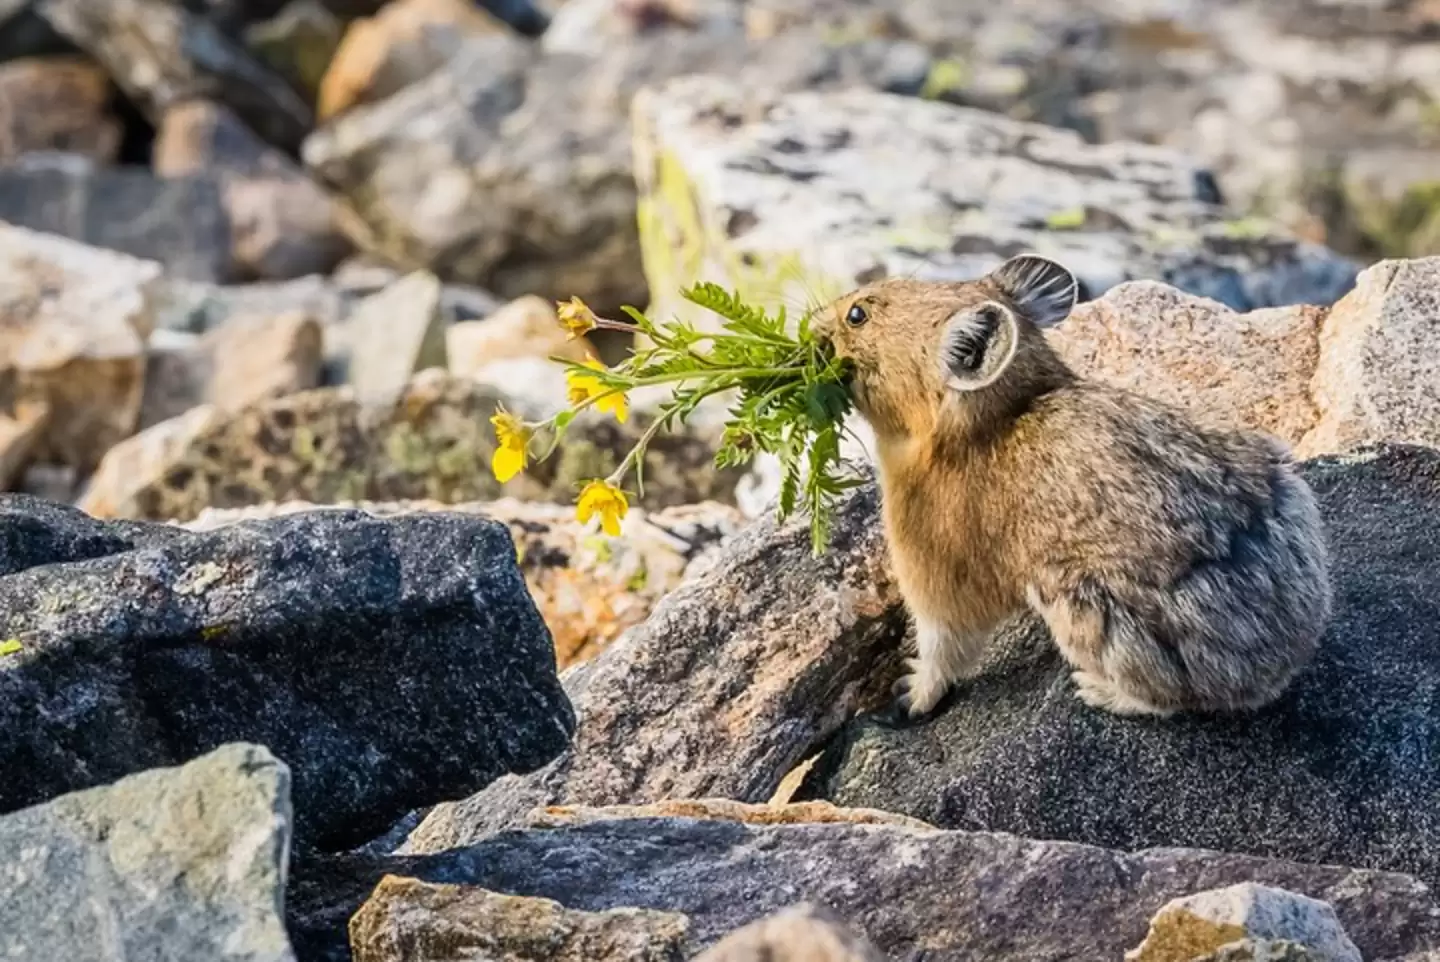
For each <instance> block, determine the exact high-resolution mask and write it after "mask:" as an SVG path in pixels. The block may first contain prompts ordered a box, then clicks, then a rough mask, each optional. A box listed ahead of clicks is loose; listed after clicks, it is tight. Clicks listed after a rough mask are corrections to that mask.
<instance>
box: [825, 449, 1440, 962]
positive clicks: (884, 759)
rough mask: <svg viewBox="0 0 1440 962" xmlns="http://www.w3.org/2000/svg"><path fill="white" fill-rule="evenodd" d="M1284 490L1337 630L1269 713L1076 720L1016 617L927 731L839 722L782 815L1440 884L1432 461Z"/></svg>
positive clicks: (1040, 645) (1435, 463) (1334, 476)
mask: <svg viewBox="0 0 1440 962" xmlns="http://www.w3.org/2000/svg"><path fill="white" fill-rule="evenodd" d="M1302 470H1303V474H1304V476H1305V478H1306V479H1307V480H1308V481H1309V483H1310V484H1311V486H1312V487H1313V488H1314V489H1315V492H1316V495H1317V497H1318V499H1319V501H1320V504H1321V511H1322V515H1323V517H1324V521H1325V525H1326V531H1327V540H1328V542H1329V550H1330V553H1331V557H1332V568H1331V570H1332V571H1333V572H1334V576H1333V577H1334V590H1335V599H1336V602H1335V614H1334V616H1333V618H1332V620H1331V622H1330V625H1329V628H1328V630H1327V632H1326V634H1325V637H1324V639H1323V641H1322V643H1321V646H1320V651H1319V653H1318V655H1317V657H1316V660H1315V661H1314V662H1313V663H1312V665H1311V666H1310V668H1309V669H1308V670H1307V671H1306V672H1304V673H1303V674H1302V675H1300V676H1299V677H1298V678H1297V679H1296V682H1295V684H1294V685H1293V686H1292V688H1291V689H1290V691H1289V692H1288V693H1286V694H1285V695H1284V696H1282V698H1281V699H1280V700H1279V701H1278V702H1276V703H1275V704H1273V705H1272V706H1270V707H1269V708H1267V709H1265V710H1262V711H1261V712H1259V713H1257V714H1254V715H1243V716H1232V717H1214V716H1193V717H1177V718H1175V719H1172V720H1169V721H1164V722H1151V721H1143V720H1141V721H1136V720H1121V719H1118V718H1116V717H1114V716H1111V715H1108V714H1105V713H1102V712H1097V711H1094V710H1092V709H1089V708H1086V707H1085V706H1084V705H1083V704H1082V703H1081V702H1080V701H1079V700H1078V699H1077V698H1075V697H1074V690H1073V683H1072V682H1071V681H1070V679H1069V672H1068V670H1067V669H1066V668H1065V667H1064V665H1063V664H1062V663H1061V660H1060V658H1059V655H1058V654H1057V653H1056V651H1055V648H1054V645H1053V643H1052V642H1051V641H1050V639H1049V637H1048V636H1047V635H1046V633H1045V631H1044V629H1043V627H1042V626H1041V625H1040V624H1039V622H1038V621H1037V620H1035V619H1033V618H1031V617H1030V616H1028V615H1027V616H1021V617H1017V618H1016V619H1015V620H1013V621H1012V622H1010V623H1009V624H1007V625H1005V626H1003V627H1002V628H1001V629H1000V631H998V632H997V635H996V637H995V639H993V641H992V648H991V652H990V655H989V657H988V659H987V662H986V665H985V671H984V673H983V674H982V675H981V676H980V677H979V678H977V679H976V680H974V681H973V682H971V683H969V684H967V685H965V686H962V687H960V688H958V689H956V691H955V692H953V693H952V696H951V698H950V699H949V703H948V705H947V706H946V707H945V708H944V709H943V710H942V711H941V712H940V713H939V714H938V715H937V717H935V718H934V720H932V721H930V722H928V723H926V724H922V725H918V726H914V727H908V728H902V729H894V728H891V727H887V726H886V725H884V724H881V723H880V722H879V721H878V720H877V719H875V718H863V717H862V718H857V719H856V720H855V721H854V722H852V724H851V725H850V727H849V728H848V729H847V731H846V732H845V733H844V734H843V735H842V736H841V737H839V738H837V739H836V740H835V742H834V743H833V744H832V746H831V751H830V752H829V754H828V756H827V757H826V758H825V759H822V761H821V762H820V763H818V764H817V765H816V766H815V768H814V770H813V771H812V772H811V779H810V782H809V784H808V785H807V786H806V787H805V788H802V790H801V791H800V793H799V794H798V795H797V797H798V798H809V797H817V796H818V797H824V798H827V799H829V800H831V801H834V802H835V803H837V804H840V805H858V806H864V807H870V808H882V809H886V810H890V811H895V812H901V813H904V814H908V815H911V816H913V817H916V818H920V819H923V820H925V821H927V822H930V823H932V824H935V825H939V826H942V827H946V828H963V829H984V830H987V831H1000V832H1013V833H1015V834H1017V835H1022V836H1027V837H1037V838H1051V839H1065V840H1070V841H1076V842H1086V843H1090V844H1096V845H1105V846H1111V847H1115V848H1124V849H1138V848H1145V847H1151V846H1187V847H1197V848H1214V849H1222V850H1225V851H1233V852H1245V853H1250V854H1254V855H1264V856H1273V857H1283V858H1290V859H1295V860H1299V861H1306V862H1316V863H1336V864H1344V865H1353V866H1356V867H1363V868H1370V869H1387V870H1395V871H1405V872H1409V873H1411V874H1414V875H1415V876H1417V877H1419V878H1420V879H1421V880H1422V881H1425V882H1427V883H1429V884H1434V883H1435V882H1437V881H1440V820H1437V819H1440V815H1437V812H1436V810H1435V808H1434V806H1432V805H1429V804H1428V803H1425V802H1423V801H1421V800H1422V799H1428V798H1430V797H1431V796H1432V795H1433V794H1434V793H1435V792H1436V791H1437V790H1440V767H1437V759H1436V757H1435V755H1434V753H1433V752H1430V751H1428V749H1427V746H1430V745H1433V744H1435V742H1436V739H1437V738H1440V727H1437V726H1440V717H1437V716H1436V714H1435V713H1434V712H1432V711H1430V710H1429V707H1428V706H1429V704H1430V694H1429V693H1430V691H1431V690H1432V688H1433V687H1434V686H1435V684H1436V683H1437V682H1436V678H1437V673H1440V660H1437V659H1440V649H1437V648H1436V646H1435V644H1434V637H1435V629H1434V626H1435V624H1436V623H1437V621H1440V607H1437V601H1436V599H1437V597H1440V592H1437V586H1436V582H1435V576H1434V573H1435V572H1437V571H1440V538H1437V535H1436V532H1437V530H1440V523H1437V517H1440V452H1437V451H1435V450H1433V449H1429V448H1423V447H1408V446H1398V445H1397V446H1384V447H1378V448H1365V449H1361V450H1360V451H1357V452H1354V453H1351V454H1347V455H1343V456H1334V457H1327V458H1320V459H1316V460H1312V461H1309V462H1306V463H1304V464H1303V465H1302ZM1057 772H1063V773H1064V777H1063V778H1057V777H1056V773H1057ZM1351 934H1352V937H1354V933H1353V932H1352V933H1351ZM1137 941H1138V940H1137ZM1357 942H1358V940H1357ZM1362 951H1363V947H1362Z"/></svg>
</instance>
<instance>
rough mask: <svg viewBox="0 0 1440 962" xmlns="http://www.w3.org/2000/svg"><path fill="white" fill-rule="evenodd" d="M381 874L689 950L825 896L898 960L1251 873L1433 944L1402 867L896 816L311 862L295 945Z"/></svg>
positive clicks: (1118, 915) (1428, 920) (680, 825)
mask: <svg viewBox="0 0 1440 962" xmlns="http://www.w3.org/2000/svg"><path fill="white" fill-rule="evenodd" d="M385 874H392V875H403V876H408V877H411V878H416V879H419V880H421V881H425V882H430V883H435V884H442V885H464V886H479V887H481V888H485V889H489V890H491V891H494V892H501V893H511V894H520V895H527V896H533V897H539V898H545V899H553V900H554V901H556V902H559V903H560V904H561V905H564V906H565V907H566V908H568V909H571V910H574V911H584V912H601V911H605V910H608V909H612V908H622V907H628V908H638V909H648V910H651V911H663V912H675V913H680V914H683V915H685V916H687V917H688V918H689V920H690V925H689V938H688V940H687V943H686V952H687V956H689V957H692V958H693V957H694V955H696V954H698V953H699V952H701V951H703V950H704V949H705V948H707V947H708V946H710V945H712V944H714V943H716V942H718V941H719V940H720V939H721V938H723V937H724V936H726V935H727V934H728V933H730V932H732V931H734V930H735V929H738V928H740V927H741V926H743V925H746V924H749V923H751V922H754V921H756V920H758V919H761V918H764V917H766V916H769V915H772V914H773V913H776V912H779V911H780V910H782V909H785V908H788V907H790V906H791V905H793V904H794V903H796V902H800V901H805V902H813V903H816V904H818V905H823V906H825V907H827V908H829V909H830V910H831V911H833V912H834V913H835V914H836V915H837V916H838V917H840V918H842V919H844V920H846V922H847V923H848V925H849V926H850V927H852V928H853V929H854V931H855V933H856V934H857V935H859V936H862V937H864V938H866V939H868V940H869V941H871V942H873V943H874V945H875V946H876V948H878V949H879V950H881V951H882V952H883V953H885V956H886V957H887V958H890V959H896V960H901V959H906V960H911V959H919V958H923V959H924V960H925V962H1054V960H1056V959H1120V958H1121V957H1122V955H1123V954H1124V952H1125V951H1126V950H1127V949H1130V948H1133V947H1134V946H1136V945H1138V944H1140V942H1141V941H1142V940H1143V939H1144V938H1145V935H1146V932H1147V931H1148V927H1149V921H1150V918H1151V916H1153V915H1154V914H1155V912H1156V911H1158V910H1159V909H1160V908H1161V906H1163V905H1165V904H1166V903H1168V902H1169V901H1171V900H1172V899H1174V898H1177V897H1180V896H1183V895H1189V894H1192V893H1197V892H1202V891H1205V890H1208V889H1215V888H1221V887H1225V886H1228V885H1233V884H1236V883H1239V882H1247V881H1250V882H1257V883H1260V884H1264V885H1269V886H1272V887H1276V888H1283V889H1286V890H1289V891H1292V892H1296V893H1298V894H1301V895H1307V896H1309V897H1311V898H1317V899H1321V900H1323V901H1326V902H1329V903H1330V904H1331V905H1332V906H1333V907H1334V909H1335V912H1336V915H1337V916H1338V917H1339V919H1340V921H1341V923H1342V924H1343V925H1344V926H1345V930H1346V932H1348V933H1349V936H1350V938H1351V939H1352V940H1353V941H1354V943H1355V944H1356V945H1357V946H1358V947H1359V948H1360V951H1361V952H1362V953H1363V954H1364V957H1365V958H1366V959H1367V960H1370V962H1390V960H1396V959H1399V958H1400V957H1402V956H1403V955H1405V954H1406V953H1409V952H1418V951H1423V950H1427V949H1433V948H1436V947H1440V907H1437V905H1436V903H1435V899H1434V895H1433V893H1431V891H1430V890H1429V889H1428V888H1427V887H1425V886H1424V885H1422V884H1420V883H1419V882H1417V881H1416V880H1414V879H1413V878H1409V877H1407V876H1402V875H1393V874H1386V873H1376V872H1365V871H1355V870H1352V869H1347V868H1341V867H1336V866H1311V865H1299V864H1295V863H1291V862H1284V861H1271V860H1265V859H1258V858H1249V857H1245V856H1240V855H1227V854H1220V853H1215V852H1199V851H1187V850H1179V849H1168V850H1154V851H1144V852H1137V853H1134V854H1123V853H1119V852H1113V851H1107V850H1105V849H1100V848H1093V847H1090V846H1085V845H1074V844H1068V843H1062V842H1040V841H1029V840H1025V839H1020V838H1016V837H1014V836H1010V835H999V834H988V833H970V832H944V831H925V830H915V829H909V828H903V827H899V826H894V825H857V824H827V825H772V826H758V825H743V824H737V823H733V822H724V821H706V820H696V819H686V818H642V819H626V820H619V821H602V822H598V823H595V824H589V825H580V826H575V827H573V828H562V829H553V830H537V831H529V832H505V833H501V834H499V835H496V836H494V837H492V838H490V839H487V840H485V841H483V842H480V843H478V844H475V845H473V846H470V847H468V848H463V849H456V850H452V851H448V852H442V853H439V854H436V855H433V856H427V857H423V858H401V857H390V858H379V859H373V860H365V859H357V858H351V859H349V860H346V861H344V862H332V863H330V864H328V865H321V864H319V863H312V864H311V865H309V866H308V867H301V868H300V869H299V870H298V874H297V876H296V881H295V884H294V885H292V888H291V895H290V901H289V903H288V904H289V906H290V911H291V922H290V925H291V933H292V937H293V938H295V939H296V946H297V950H299V947H300V946H301V945H302V944H304V945H306V946H307V949H306V957H307V958H313V959H329V958H343V957H344V956H343V954H342V953H343V947H342V946H343V940H344V931H343V930H344V924H345V921H344V920H345V919H346V918H348V917H349V914H350V913H351V912H353V911H354V910H355V908H356V906H357V905H358V903H359V900H362V899H364V898H366V897H367V896H368V895H369V893H370V891H371V890H372V889H373V888H374V887H375V885H376V883H377V882H378V881H379V880H380V878H381V877H382V876H383V875H385ZM327 947H328V948H327Z"/></svg>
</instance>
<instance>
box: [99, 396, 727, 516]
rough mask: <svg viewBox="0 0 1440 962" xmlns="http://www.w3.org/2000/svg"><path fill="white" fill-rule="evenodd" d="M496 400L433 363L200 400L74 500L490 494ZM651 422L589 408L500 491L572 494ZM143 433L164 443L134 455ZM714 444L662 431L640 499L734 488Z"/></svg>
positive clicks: (185, 512)
mask: <svg viewBox="0 0 1440 962" xmlns="http://www.w3.org/2000/svg"><path fill="white" fill-rule="evenodd" d="M502 400H504V399H502V398H501V397H500V396H499V395H498V394H496V393H495V392H494V391H492V390H490V389H488V388H485V387H484V386H483V385H479V384H476V383H474V382H473V381H469V380H467V379H464V378H455V377H451V376H450V375H448V374H446V373H445V372H444V371H440V370H430V371H426V372H424V373H422V374H421V375H419V376H417V377H415V378H413V379H411V381H410V382H409V383H408V384H407V385H405V387H404V389H403V390H402V391H401V392H399V394H398V395H396V396H391V397H388V398H385V399H376V400H374V401H371V402H362V401H361V400H360V398H359V397H358V396H357V394H356V392H355V391H354V390H353V389H352V388H349V387H341V388H320V389H316V390H313V391H304V392H301V393H299V394H292V395H289V396H287V397H283V398H279V399H276V400H273V401H269V402H266V403H263V404H257V405H252V406H250V407H247V408H245V409H244V410H241V411H239V412H237V413H235V414H230V415H225V414H222V413H220V412H218V411H217V410H216V409H214V408H213V407H205V408H196V409H194V410H193V411H191V412H190V413H188V414H186V415H183V416H182V417H181V418H179V419H172V420H170V421H165V422H161V423H160V424H157V425H156V426H155V427H153V428H151V429H150V430H149V431H147V432H145V434H143V435H140V436H137V437H136V438H133V439H131V441H129V442H126V443H125V444H122V445H118V446H117V447H116V448H115V449H114V450H112V451H111V452H110V453H109V454H108V455H107V456H106V458H105V462H104V463H102V464H101V466H100V469H99V470H98V471H97V473H96V477H95V479H94V482H93V483H92V485H91V486H90V489H89V490H88V491H87V493H86V495H85V498H84V500H83V502H82V504H83V505H84V506H85V510H87V511H89V512H90V513H92V514H97V515H103V516H107V517H127V518H150V519H156V520H178V521H185V520H189V519H191V518H193V517H195V516H196V515H197V514H199V513H200V512H201V511H202V510H204V509H205V508H207V507H215V508H238V507H246V506H249V505H257V504H264V503H267V502H283V501H291V500H300V501H311V502H315V503H319V504H331V503H335V502H340V501H347V500H371V501H405V500H433V501H439V502H443V503H450V504H453V503H459V502H466V501H483V500H491V499H494V498H496V497H498V496H500V495H501V494H502V486H501V485H500V484H499V483H498V482H496V480H495V478H494V475H493V474H492V473H491V469H490V459H491V456H492V454H493V452H494V450H495V437H494V429H493V428H492V427H491V425H490V423H489V419H490V416H491V415H492V414H493V413H494V412H495V410H496V406H497V404H499V403H501V402H502ZM511 409H512V410H518V409H517V408H514V407H511ZM177 422H178V423H177ZM649 423H650V422H649V418H648V416H646V415H643V414H640V413H638V412H637V414H636V415H635V416H633V417H631V418H630V420H629V421H628V422H627V423H626V424H623V425H622V424H617V423H616V422H615V420H614V419H613V418H611V417H609V416H608V415H605V416H602V415H599V414H598V413H594V414H593V415H592V413H591V412H586V414H584V415H582V416H581V417H579V418H577V419H576V420H575V422H574V423H573V424H572V425H571V426H570V429H569V431H568V432H567V437H566V440H565V441H564V442H563V443H562V445H561V447H560V449H559V450H557V451H556V452H555V454H554V455H552V457H551V458H549V459H548V460H546V461H542V462H539V463H537V464H532V465H531V467H530V468H529V469H528V470H527V471H526V472H524V473H523V474H521V475H519V476H517V477H516V478H514V479H513V480H511V481H509V482H507V484H506V485H504V487H503V493H504V494H508V495H512V496H514V497H518V498H521V499H523V500H529V501H538V500H548V501H552V502H570V501H572V500H573V498H574V496H575V492H576V490H577V487H576V485H577V483H578V482H579V481H581V480H582V479H585V478H595V477H605V476H607V475H608V474H609V473H610V472H611V471H613V470H614V468H615V466H616V464H618V462H619V460H620V458H622V457H623V456H624V455H625V453H626V452H628V451H629V450H630V448H631V447H632V446H633V444H634V443H635V441H636V440H637V439H638V437H639V435H640V434H641V433H642V432H643V431H644V430H645V429H646V427H647V426H648V424H649ZM161 439H163V440H161ZM140 447H148V448H149V450H150V451H151V452H155V451H159V452H160V453H159V455H158V456H155V455H148V456H145V457H141V456H139V455H138V454H137V453H136V451H135V450H134V449H136V448H140ZM713 450H714V448H713V440H712V439H710V438H707V437H704V436H701V435H698V434H687V433H677V434H668V433H664V432H662V433H661V434H660V435H659V436H657V437H656V439H655V440H654V442H653V443H652V444H651V445H650V447H649V450H648V454H647V456H646V461H645V482H646V483H645V493H646V500H645V504H644V505H643V506H647V507H651V508H655V509H659V508H663V507H667V506H671V505H680V504H693V503H695V502H699V501H704V500H708V499H716V500H721V501H728V500H729V499H731V498H732V497H733V494H734V488H735V483H736V481H737V480H738V477H739V472H736V471H725V472H717V471H716V470H715V468H714V465H713V462H712V459H713ZM142 468H143V470H142Z"/></svg>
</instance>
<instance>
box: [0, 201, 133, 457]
mask: <svg viewBox="0 0 1440 962" xmlns="http://www.w3.org/2000/svg"><path fill="white" fill-rule="evenodd" d="M159 275H160V266H159V265H158V264H155V263H153V262H150V261H142V260H138V259H136V258H133V257H126V256H124V255H121V254H116V253H112V252H110V251H102V250H97V249H95V248H91V247H86V246H84V245H82V244H77V243H74V242H72V241H69V240H65V239H64V238H60V237H53V236H50V235H46V234H40V233H36V232H34V231H29V230H25V229H24V228H20V227H11V226H6V225H0V320H3V323H0V380H5V381H8V382H10V385H11V387H10V388H9V391H10V392H13V393H11V397H12V398H13V399H14V401H15V403H17V404H23V405H28V406H32V410H33V408H34V407H41V408H44V409H46V410H47V411H48V420H47V423H46V425H45V430H44V435H43V437H42V438H41V439H38V440H37V441H36V447H35V449H34V451H33V453H34V456H35V457H36V458H38V459H41V460H45V461H51V462H58V463H61V464H67V465H73V466H75V467H77V468H79V469H81V470H89V469H90V468H91V467H93V466H94V465H95V464H96V463H97V462H98V461H99V459H100V456H101V455H102V454H103V453H104V452H105V450H106V449H107V448H109V447H110V446H111V445H113V444H115V443H116V442H118V441H120V440H121V439H122V438H125V437H126V436H128V435H129V434H130V433H131V432H132V431H134V430H135V425H136V419H137V418H138V417H139V414H140V400H141V392H142V390H143V387H144V380H145V354H144V345H145V339H146V338H147V337H149V335H150V331H151V328H152V326H153V324H154V315H153V308H152V292H153V289H154V284H155V282H156V279H157V278H158V277H159ZM21 420H24V418H23V417H22V418H21Z"/></svg>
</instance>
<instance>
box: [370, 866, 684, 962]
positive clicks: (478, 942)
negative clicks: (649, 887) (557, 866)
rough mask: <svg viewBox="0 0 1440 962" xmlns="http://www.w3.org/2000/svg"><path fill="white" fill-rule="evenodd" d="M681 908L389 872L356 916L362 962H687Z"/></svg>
mask: <svg viewBox="0 0 1440 962" xmlns="http://www.w3.org/2000/svg"><path fill="white" fill-rule="evenodd" d="M688 928H689V923H688V921H687V919H686V918H685V916H683V915H678V914H676V913H673V912H655V911H649V910H645V909H628V908H622V909H611V910H609V911H606V912H582V911H576V910H572V909H567V908H566V907H565V906H563V905H561V904H560V903H559V902H554V901H551V900H550V899H540V898H527V897H524V896H518V895H502V894H499V893H496V892H491V891H488V890H486V889H483V888H475V887H467V886H460V885H434V884H429V883H426V882H421V881H418V880H416V879H411V878H400V877H398V876H394V875H387V876H386V877H384V878H383V879H381V880H380V884H379V885H378V886H377V887H376V889H375V892H374V894H373V895H371V896H370V899H369V901H367V902H366V903H365V905H364V906H363V907H362V908H361V909H360V911H359V912H357V913H356V914H355V916H354V918H353V919H351V921H350V948H351V953H352V955H353V957H354V959H355V962H473V960H476V959H496V960H504V962H681V960H682V959H683V958H684V954H683V948H684V944H685V937H686V934H687V930H688Z"/></svg>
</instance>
